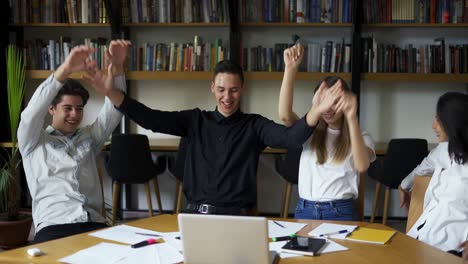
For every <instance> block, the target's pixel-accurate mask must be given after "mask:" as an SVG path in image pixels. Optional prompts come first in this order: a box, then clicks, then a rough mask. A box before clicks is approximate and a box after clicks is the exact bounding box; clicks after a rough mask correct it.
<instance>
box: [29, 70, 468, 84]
mask: <svg viewBox="0 0 468 264" xmlns="http://www.w3.org/2000/svg"><path fill="white" fill-rule="evenodd" d="M52 72H53V71H48V70H29V71H26V77H27V78H29V79H46V78H47V77H49V75H50V74H52ZM244 75H245V79H246V80H249V81H281V80H282V79H283V72H245V73H244ZM330 75H333V76H339V77H341V78H342V79H344V80H347V81H349V80H351V73H343V72H340V73H333V72H298V73H297V75H296V80H302V81H319V80H322V79H323V78H325V77H326V76H330ZM81 76H82V73H74V74H72V75H71V78H74V79H80V78H81ZM361 77H362V80H363V81H385V82H402V81H403V82H404V81H408V82H447V83H468V74H445V73H430V74H420V73H363V74H362V76H361ZM126 78H127V80H172V81H182V80H185V81H190V80H211V78H212V73H211V72H167V71H162V72H158V71H129V72H127V74H126Z"/></svg>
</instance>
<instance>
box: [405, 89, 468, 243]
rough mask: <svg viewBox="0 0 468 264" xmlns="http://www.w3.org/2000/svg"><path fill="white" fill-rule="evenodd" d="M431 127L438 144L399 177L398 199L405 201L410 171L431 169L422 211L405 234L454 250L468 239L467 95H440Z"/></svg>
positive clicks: (411, 176) (408, 189)
mask: <svg viewBox="0 0 468 264" xmlns="http://www.w3.org/2000/svg"><path fill="white" fill-rule="evenodd" d="M432 127H433V129H434V131H435V133H436V134H437V137H438V139H439V141H440V144H439V145H438V146H437V148H436V149H434V150H433V151H431V153H430V154H429V155H428V157H426V159H425V160H424V161H423V162H422V163H421V164H420V165H419V166H418V167H417V168H416V169H415V171H413V172H412V173H411V174H410V175H408V177H407V178H405V179H404V180H403V182H402V184H401V186H400V193H401V192H403V194H402V196H401V197H402V200H401V202H402V204H407V203H408V202H409V200H408V199H407V198H405V197H408V196H409V191H410V190H411V187H412V183H413V179H414V175H418V174H419V175H421V174H427V173H431V172H432V178H431V181H430V183H429V186H428V188H427V190H426V194H425V197H424V207H423V213H422V214H421V216H420V217H419V219H418V220H417V221H416V223H415V224H414V225H413V227H412V228H411V230H410V231H409V232H408V235H409V236H412V237H414V238H417V239H419V240H421V241H423V242H425V243H427V244H430V245H432V246H434V247H437V248H439V249H442V250H445V251H451V250H457V249H458V247H459V246H461V243H462V242H463V241H465V240H467V239H468V195H466V192H467V191H468V95H466V94H462V93H457V92H448V93H445V94H444V95H442V96H441V97H440V98H439V100H438V102H437V110H436V116H435V118H434V121H433V125H432ZM423 170H425V172H426V173H420V172H421V171H423Z"/></svg>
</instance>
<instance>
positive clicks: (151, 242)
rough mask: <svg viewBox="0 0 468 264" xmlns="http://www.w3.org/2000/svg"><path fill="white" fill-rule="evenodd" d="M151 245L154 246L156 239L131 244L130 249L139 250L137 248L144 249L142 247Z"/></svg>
mask: <svg viewBox="0 0 468 264" xmlns="http://www.w3.org/2000/svg"><path fill="white" fill-rule="evenodd" d="M152 244H156V239H152V238H150V239H148V240H145V241H141V242H138V243H136V244H133V245H132V248H139V247H144V246H148V245H152Z"/></svg>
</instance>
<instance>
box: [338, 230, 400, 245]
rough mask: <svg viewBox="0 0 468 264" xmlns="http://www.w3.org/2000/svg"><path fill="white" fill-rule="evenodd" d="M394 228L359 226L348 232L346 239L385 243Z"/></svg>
mask: <svg viewBox="0 0 468 264" xmlns="http://www.w3.org/2000/svg"><path fill="white" fill-rule="evenodd" d="M395 234H396V231H394V230H381V229H374V228H367V227H359V228H358V229H356V230H354V231H353V232H352V233H351V234H349V235H348V236H347V237H346V239H347V240H352V241H358V242H366V243H374V244H382V245H383V244H385V243H387V242H388V241H389V240H390V239H391V238H392V237H393V236H394V235H395Z"/></svg>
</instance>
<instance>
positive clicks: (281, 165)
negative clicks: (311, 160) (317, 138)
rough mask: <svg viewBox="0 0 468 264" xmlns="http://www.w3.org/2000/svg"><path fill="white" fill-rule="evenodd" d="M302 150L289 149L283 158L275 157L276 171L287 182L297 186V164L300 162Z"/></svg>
mask: <svg viewBox="0 0 468 264" xmlns="http://www.w3.org/2000/svg"><path fill="white" fill-rule="evenodd" d="M301 154H302V148H291V149H288V152H287V153H286V155H284V157H282V156H280V155H276V159H275V167H276V171H277V172H278V173H279V174H280V175H281V176H282V177H283V178H284V179H285V180H286V181H287V182H290V183H292V184H297V182H298V179H299V162H300V160H301Z"/></svg>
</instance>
